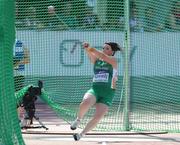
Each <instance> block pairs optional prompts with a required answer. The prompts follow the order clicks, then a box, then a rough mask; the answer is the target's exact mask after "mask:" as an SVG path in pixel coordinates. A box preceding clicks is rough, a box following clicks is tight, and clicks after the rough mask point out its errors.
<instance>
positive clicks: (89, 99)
mask: <svg viewBox="0 0 180 145" xmlns="http://www.w3.org/2000/svg"><path fill="white" fill-rule="evenodd" d="M95 103H96V97H95V96H94V95H92V94H90V93H86V94H85V95H84V98H83V101H82V102H81V104H80V106H79V112H78V115H77V118H78V119H82V118H83V117H84V115H85V114H86V112H87V111H88V110H89V109H90V108H91V107H92V106H93V105H94V104H95Z"/></svg>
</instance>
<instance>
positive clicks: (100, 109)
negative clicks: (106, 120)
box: [81, 103, 108, 135]
mask: <svg viewBox="0 0 180 145" xmlns="http://www.w3.org/2000/svg"><path fill="white" fill-rule="evenodd" d="M107 111H108V106H107V105H105V104H102V103H98V104H96V112H95V114H94V116H93V118H92V119H91V120H90V121H89V122H88V124H87V125H86V127H85V128H84V130H83V131H82V132H81V135H85V134H86V133H87V132H89V131H90V130H92V129H93V128H94V127H96V125H97V124H98V123H99V121H100V120H101V119H102V118H103V117H104V115H105V114H106V113H107Z"/></svg>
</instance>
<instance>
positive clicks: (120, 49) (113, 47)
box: [105, 42, 122, 56]
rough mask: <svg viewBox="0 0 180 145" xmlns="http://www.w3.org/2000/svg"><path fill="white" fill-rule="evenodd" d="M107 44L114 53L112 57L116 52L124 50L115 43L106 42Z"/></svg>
mask: <svg viewBox="0 0 180 145" xmlns="http://www.w3.org/2000/svg"><path fill="white" fill-rule="evenodd" d="M105 44H107V45H109V46H111V49H112V51H114V53H113V54H112V56H114V54H115V52H116V51H122V48H121V47H120V46H119V45H118V44H117V43H115V42H105Z"/></svg>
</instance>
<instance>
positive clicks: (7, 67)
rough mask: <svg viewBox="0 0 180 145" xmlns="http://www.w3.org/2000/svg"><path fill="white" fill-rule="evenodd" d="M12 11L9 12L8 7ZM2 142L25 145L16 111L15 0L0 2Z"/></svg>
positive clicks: (0, 108)
mask: <svg viewBox="0 0 180 145" xmlns="http://www.w3.org/2000/svg"><path fill="white" fill-rule="evenodd" d="M7 7H8V8H9V10H10V11H8V12H7V9H6V8H7ZM0 30H1V31H0V66H1V69H0V80H1V81H0V82H1V83H0V114H1V117H0V126H1V128H0V129H1V131H0V144H1V145H14V144H17V145H20V144H21V145H23V144H24V142H23V139H22V136H21V131H20V127H19V125H18V118H17V113H16V104H15V97H14V83H12V82H13V71H12V66H13V65H12V47H13V43H14V36H15V33H14V32H15V31H14V2H13V1H12V0H10V1H6V0H2V1H1V3H0Z"/></svg>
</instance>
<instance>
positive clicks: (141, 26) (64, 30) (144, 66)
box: [0, 0, 180, 141]
mask: <svg viewBox="0 0 180 145" xmlns="http://www.w3.org/2000/svg"><path fill="white" fill-rule="evenodd" d="M126 2H127V1H125V0H114V1H111V0H97V1H95V0H94V1H93V0H92V1H91V0H70V1H65V0H61V1H59V0H29V1H27V0H16V3H15V8H16V12H15V14H16V21H15V26H16V43H15V46H14V52H13V55H14V58H16V59H17V60H16V59H14V61H16V62H19V61H20V62H21V63H18V64H16V65H14V67H13V68H14V81H15V91H16V94H15V95H16V99H17V100H19V99H21V97H22V96H23V92H24V91H25V90H26V88H24V89H23V90H21V89H22V88H23V87H25V86H28V85H29V84H33V85H36V84H37V81H38V80H43V82H44V90H45V92H44V93H43V95H42V98H41V99H42V100H43V101H45V102H46V103H47V104H48V105H50V106H51V108H52V109H53V110H54V111H55V112H56V113H57V114H58V115H59V116H60V117H61V118H63V119H64V120H66V121H67V122H71V121H72V120H74V119H75V118H76V112H77V111H78V106H79V103H80V102H81V100H82V97H83V95H84V93H85V92H86V91H87V90H88V89H89V88H90V87H91V84H92V77H93V71H92V70H93V66H92V64H91V63H90V62H89V60H88V58H87V56H86V54H85V53H84V50H83V49H82V46H81V44H82V42H83V41H88V42H89V43H90V44H91V46H92V47H96V48H97V49H101V48H102V45H103V43H104V42H106V41H115V42H118V43H119V44H120V45H121V46H123V44H125V45H124V46H123V47H124V49H125V50H126V49H127V48H130V51H125V52H124V54H120V53H119V54H116V56H115V57H116V58H117V60H118V67H119V72H118V74H119V80H118V84H117V90H116V94H115V97H114V100H113V105H112V107H110V110H109V113H108V114H107V115H106V116H105V117H104V118H103V119H102V121H101V122H100V123H99V124H98V125H97V127H96V128H95V130H99V131H122V130H124V124H126V125H128V128H129V129H130V130H135V131H137V130H138V131H172V132H178V131H179V130H180V129H179V120H180V116H179V113H180V112H179V110H178V106H179V104H180V102H179V99H178V98H179V94H180V88H179V87H180V81H179V66H180V64H179V61H178V58H179V56H178V54H179V53H180V52H179V51H180V49H179V47H180V41H179V37H180V36H179V35H180V33H179V31H180V17H179V13H180V2H179V1H178V0H171V1H166V0H149V1H143V0H131V1H128V2H129V3H126ZM128 4H129V9H128ZM1 6H2V5H1ZM128 10H130V11H129V13H128ZM1 16H2V15H1ZM1 20H2V22H3V23H4V22H5V20H4V19H1ZM127 20H128V21H127ZM127 22H129V24H127ZM3 23H2V24H1V27H2V26H3ZM129 28H130V32H129V31H127V30H128V29H129ZM127 38H130V44H129V43H127V42H126V41H128V40H127ZM6 39H9V38H8V36H7V38H6ZM5 45H6V44H4V43H1V47H2V48H3V47H4V46H5ZM126 53H128V54H126ZM1 54H3V55H1V57H0V58H1V59H2V60H3V58H4V57H3V56H5V55H10V52H2V53H1ZM4 54H5V55H4ZM125 56H128V57H125ZM8 58H10V56H8ZM126 59H129V60H126ZM1 62H2V61H1ZM124 62H128V63H129V64H128V67H129V69H128V70H126V69H124V68H127V64H126V63H124ZM14 64H15V63H14ZM1 66H7V67H10V66H11V65H10V64H6V65H1ZM1 70H4V68H3V69H1ZM127 71H128V72H127ZM124 74H128V75H129V77H124V76H125V75H124ZM1 77H2V78H1V80H2V81H3V82H6V84H9V83H8V81H6V80H5V78H4V76H3V75H1ZM127 79H128V80H127ZM8 80H11V79H8ZM125 86H126V87H125ZM127 86H129V88H127ZM10 88H11V87H10ZM127 89H129V90H130V94H126V93H125V92H126V90H127ZM19 90H20V91H19ZM6 92H7V91H6ZM8 92H9V91H8ZM7 96H9V95H8V94H7ZM5 98H6V97H5ZM127 98H129V99H127ZM127 100H128V101H127ZM2 101H3V102H4V100H2ZM127 104H128V105H127ZM127 106H129V108H126V107H127ZM0 107H1V108H3V107H5V106H4V104H2V103H1V105H0ZM125 108H126V109H125ZM94 111H95V110H94V108H93V109H91V110H90V111H89V112H88V114H87V115H86V116H85V118H84V119H83V122H82V124H81V127H84V125H85V124H86V123H87V121H88V120H89V119H90V118H91V117H92V115H93V113H94ZM127 115H128V116H127ZM9 116H11V117H12V118H13V119H15V118H16V117H15V116H13V114H9ZM125 117H128V120H127V119H125ZM3 121H4V119H2V121H1V122H3ZM124 121H127V122H126V123H124ZM107 124H108V125H107ZM1 126H2V124H1ZM10 132H11V131H10ZM15 132H16V131H15ZM17 132H18V131H17ZM11 133H12V132H11ZM7 134H8V133H7ZM3 135H4V134H3V133H2V132H0V136H1V140H2V139H3ZM1 140H0V141H1Z"/></svg>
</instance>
